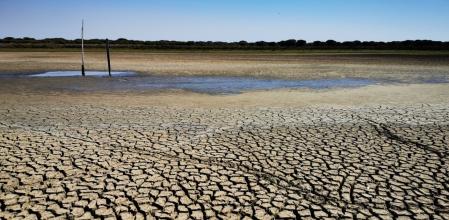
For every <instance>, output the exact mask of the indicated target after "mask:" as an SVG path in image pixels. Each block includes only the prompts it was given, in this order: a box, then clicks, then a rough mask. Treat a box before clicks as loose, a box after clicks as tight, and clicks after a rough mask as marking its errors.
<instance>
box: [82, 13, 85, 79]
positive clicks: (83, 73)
mask: <svg viewBox="0 0 449 220" xmlns="http://www.w3.org/2000/svg"><path fill="white" fill-rule="evenodd" d="M81 75H82V76H85V75H86V73H85V72H84V20H82V21H81Z"/></svg>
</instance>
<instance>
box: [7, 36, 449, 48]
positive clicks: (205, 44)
mask: <svg viewBox="0 0 449 220" xmlns="http://www.w3.org/2000/svg"><path fill="white" fill-rule="evenodd" d="M80 44H81V39H75V40H67V39H64V38H46V39H34V38H29V37H24V38H13V37H6V38H3V39H0V48H79V47H80ZM104 45H105V40H104V39H88V40H84V46H85V47H86V48H103V47H104ZM110 45H111V47H113V48H124V49H199V50H239V49H244V50H289V49H311V50H315V49H319V50H327V49H350V50H357V49H367V50H371V49H372V50H449V42H448V41H445V42H442V41H431V40H406V41H391V42H377V41H345V42H338V41H335V40H328V41H314V42H306V41H304V40H294V39H290V40H284V41H279V42H266V41H257V42H246V41H239V42H219V41H166V40H160V41H139V40H127V39H124V38H119V39H117V40H111V41H110Z"/></svg>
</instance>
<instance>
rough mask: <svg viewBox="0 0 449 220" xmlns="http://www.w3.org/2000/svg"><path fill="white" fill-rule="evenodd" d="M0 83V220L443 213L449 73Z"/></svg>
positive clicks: (447, 212) (448, 202) (447, 200)
mask: <svg viewBox="0 0 449 220" xmlns="http://www.w3.org/2000/svg"><path fill="white" fill-rule="evenodd" d="M0 90H1V93H0V158H1V159H0V218H7V219H11V218H19V217H24V218H25V217H34V218H52V217H60V218H85V219H88V218H108V217H112V218H118V217H121V218H122V219H131V218H133V217H137V218H138V219H143V218H144V217H148V218H150V219H152V218H177V219H187V218H189V217H190V218H193V219H217V218H224V219H234V218H244V219H251V218H256V219H271V218H278V219H282V218H284V219H295V218H296V219H299V218H340V217H347V218H359V219H361V218H368V217H372V216H374V217H378V218H382V219H395V218H415V219H431V218H433V219H445V218H447V217H448V216H449V209H448V207H449V188H448V184H447V183H448V182H449V175H448V153H449V147H448V146H449V104H448V103H449V86H447V84H432V85H431V84H420V85H388V86H385V85H373V86H368V87H363V88H351V89H329V90H323V91H311V90H276V91H259V92H249V93H243V94H239V95H226V96H222V95H207V94H198V93H189V92H182V91H171V92H160V93H154V92H152V93H137V92H120V93H104V92H95V93H71V92H61V91H40V92H30V90H27V89H26V86H24V87H20V86H16V87H15V89H11V88H9V87H3V88H0Z"/></svg>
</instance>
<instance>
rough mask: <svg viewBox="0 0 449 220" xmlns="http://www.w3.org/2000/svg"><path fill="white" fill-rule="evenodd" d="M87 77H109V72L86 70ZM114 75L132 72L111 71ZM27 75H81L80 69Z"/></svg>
mask: <svg viewBox="0 0 449 220" xmlns="http://www.w3.org/2000/svg"><path fill="white" fill-rule="evenodd" d="M85 73H86V76H88V77H109V72H105V71H86V72H85ZM111 75H112V76H113V77H114V76H115V77H124V76H133V75H136V73H133V72H111ZM28 76H29V77H81V72H80V71H50V72H45V73H38V74H31V75H28Z"/></svg>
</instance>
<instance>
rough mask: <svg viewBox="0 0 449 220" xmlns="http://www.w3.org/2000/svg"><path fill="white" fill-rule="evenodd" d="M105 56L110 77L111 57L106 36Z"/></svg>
mask: <svg viewBox="0 0 449 220" xmlns="http://www.w3.org/2000/svg"><path fill="white" fill-rule="evenodd" d="M106 56H107V58H108V71H109V77H112V75H111V59H110V56H109V40H108V39H107V38H106Z"/></svg>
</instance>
